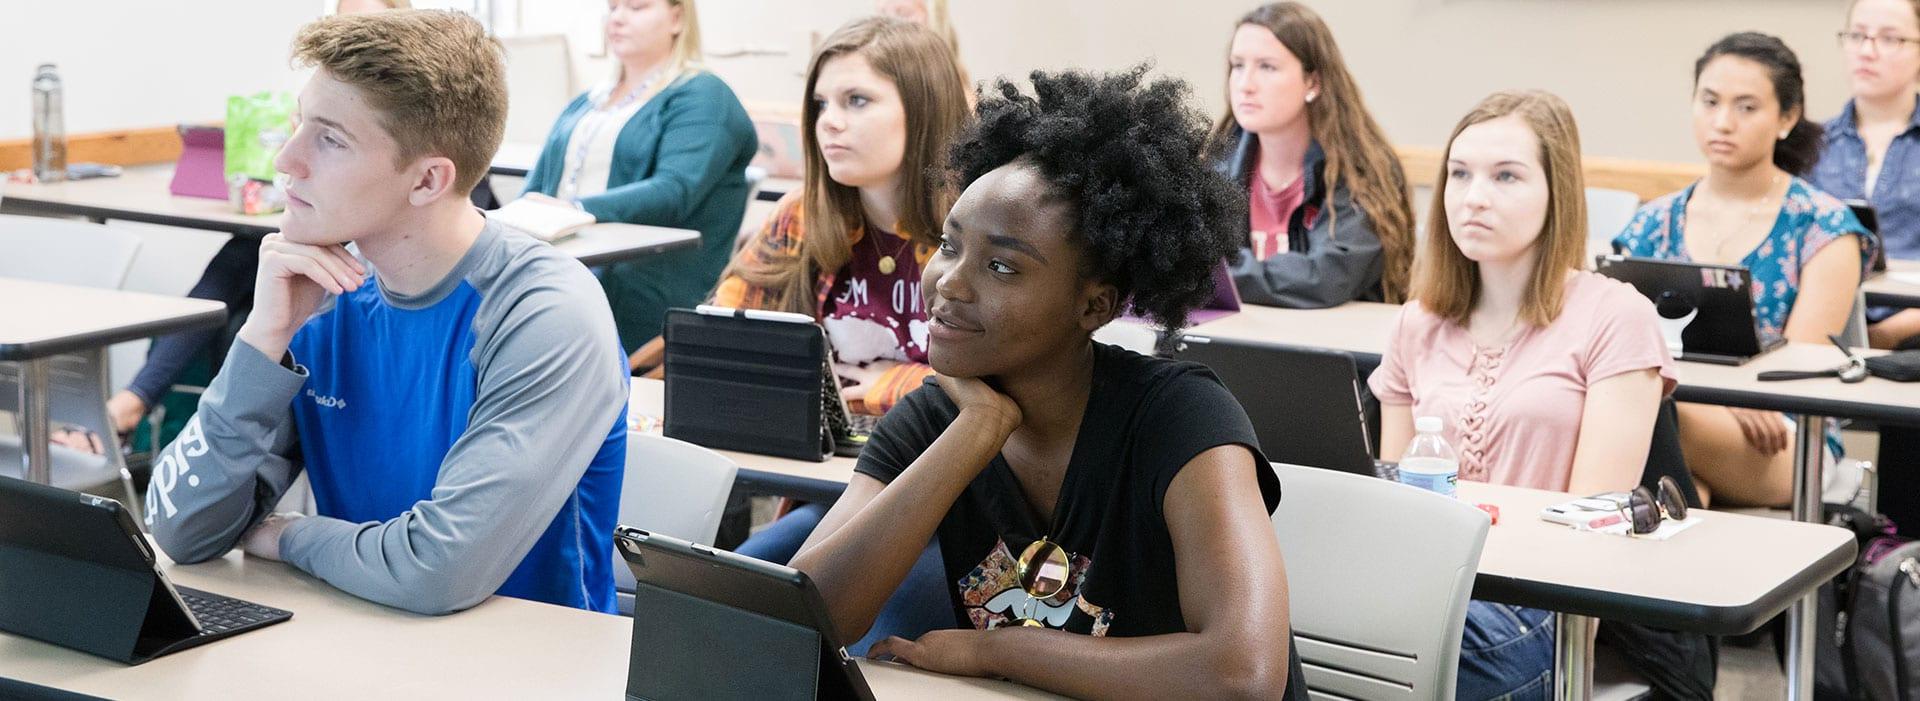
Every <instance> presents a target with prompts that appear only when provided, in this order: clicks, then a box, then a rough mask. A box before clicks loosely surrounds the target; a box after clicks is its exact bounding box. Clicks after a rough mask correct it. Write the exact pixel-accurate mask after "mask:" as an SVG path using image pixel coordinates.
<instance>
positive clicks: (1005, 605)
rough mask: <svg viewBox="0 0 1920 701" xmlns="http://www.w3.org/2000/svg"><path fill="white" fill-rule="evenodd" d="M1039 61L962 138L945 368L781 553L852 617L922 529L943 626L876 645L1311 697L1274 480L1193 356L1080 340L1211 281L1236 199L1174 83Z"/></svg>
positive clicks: (1111, 679) (940, 286)
mask: <svg viewBox="0 0 1920 701" xmlns="http://www.w3.org/2000/svg"><path fill="white" fill-rule="evenodd" d="M1145 72H1146V69H1145V68H1144V67H1143V68H1136V69H1134V70H1132V71H1130V72H1127V73H1123V74H1117V75H1099V74H1089V73H1082V72H1061V73H1046V72H1035V73H1033V74H1032V80H1033V84H1034V89H1035V93H1036V94H1035V95H1031V96H1030V95H1026V94H1023V93H1022V92H1021V91H1020V90H1019V89H1018V88H1017V87H1016V86H1014V85H1013V84H1012V83H1009V82H1007V81H1005V80H1002V81H999V82H998V85H997V88H996V90H995V91H994V93H995V94H988V95H985V96H983V97H982V99H981V101H980V105H979V117H978V121H977V122H976V123H975V124H974V125H972V126H971V127H970V128H969V129H968V130H966V131H964V132H962V134H961V135H960V136H959V137H957V139H956V141H955V143H954V146H953V150H952V158H951V161H952V162H951V164H950V172H951V176H952V177H953V178H954V179H955V184H956V186H958V187H959V188H961V189H962V193H961V195H960V197H959V199H958V200H957V201H956V202H955V203H954V205H953V208H952V209H951V210H950V211H949V213H948V215H947V220H946V226H945V231H944V232H943V237H942V239H941V244H940V248H939V250H938V252H936V253H935V255H934V257H933V258H932V259H931V260H930V261H928V263H927V265H926V267H925V269H924V276H923V278H922V288H923V290H924V291H925V294H926V296H927V306H928V309H929V318H930V321H931V326H932V331H931V336H932V342H931V345H930V348H929V352H928V359H929V362H930V363H931V365H932V366H933V369H934V370H935V371H936V373H938V374H937V375H936V376H935V377H934V378H933V380H932V381H929V382H928V383H927V384H925V385H923V386H922V387H921V388H920V389H919V390H918V391H916V392H914V393H913V394H910V395H908V396H907V397H906V398H905V399H904V400H903V401H902V402H901V403H900V404H899V405H898V406H896V407H895V408H894V409H893V411H891V412H889V413H888V414H887V415H886V417H885V418H883V419H882V420H881V422H880V425H879V426H878V427H877V428H876V429H875V431H874V433H873V437H872V439H871V441H870V442H869V443H868V445H867V448H866V450H865V451H864V452H863V453H862V454H861V456H860V461H859V464H858V466H857V467H856V469H855V472H856V474H855V475H854V477H853V479H852V480H851V481H850V482H849V484H848V485H847V490H846V492H845V494H843V495H842V496H841V498H840V500H839V501H838V502H836V503H835V504H834V506H833V509H832V510H831V511H829V512H828V513H827V515H826V518H825V519H824V520H823V521H822V522H821V524H820V527H819V528H818V529H816V530H815V531H814V532H813V535H812V536H811V537H809V538H808V540H807V544H806V545H805V546H804V547H803V548H802V549H801V552H800V554H799V555H798V556H796V557H795V558H794V560H793V566H794V567H795V568H797V569H799V570H801V571H803V572H806V573H807V574H808V576H810V577H812V578H813V580H814V581H816V582H818V583H819V587H820V591H821V594H822V596H823V597H824V598H825V600H826V603H827V609H828V612H829V614H830V615H831V616H832V618H833V623H834V627H835V629H837V630H838V631H840V633H841V634H842V635H843V636H846V637H848V638H858V637H860V636H862V635H864V634H865V633H866V632H867V630H868V628H869V626H870V625H871V624H872V622H873V620H874V617H875V615H876V614H877V613H878V612H879V611H880V609H881V607H882V605H883V604H884V603H885V602H886V600H887V598H888V596H889V595H890V594H892V593H893V591H894V589H895V587H896V586H898V585H899V584H900V582H901V581H902V579H903V578H904V577H906V575H907V572H908V570H909V568H910V567H912V565H913V564H914V562H915V560H916V559H917V558H918V557H919V556H920V554H921V552H922V549H923V548H924V547H925V546H926V544H927V541H928V539H929V538H937V539H938V541H939V544H940V550H941V553H942V557H943V560H944V562H943V565H944V567H943V570H944V572H943V574H944V576H943V577H942V582H943V585H944V588H945V590H946V592H947V594H948V599H949V603H950V604H951V610H952V620H953V625H954V626H955V628H956V629H942V630H934V631H931V632H928V633H926V634H925V635H923V636H921V637H920V638H919V639H918V640H911V641H909V640H905V639H902V638H888V639H886V640H883V641H881V642H880V643H878V644H876V645H874V646H873V648H872V649H871V651H870V654H871V655H873V656H875V657H891V658H893V659H895V660H898V661H901V662H905V663H907V664H911V665H914V666H916V667H921V668H925V669H929V670H934V671H938V672H945V673H949V674H960V675H967V676H982V677H1004V678H1007V679H1012V680H1014V681H1017V682H1020V683H1023V684H1028V685H1031V686H1035V687H1039V688H1042V689H1047V690H1049V691H1054V692H1057V693H1063V694H1067V695H1070V696H1076V697H1114V696H1126V697H1140V698H1221V697H1256V696H1257V697H1263V698H1268V697H1275V696H1283V697H1288V698H1305V684H1304V683H1298V682H1297V681H1296V680H1298V679H1299V675H1300V672H1299V669H1300V667H1299V659H1298V657H1297V656H1296V655H1295V654H1294V652H1293V650H1292V647H1293V643H1292V634H1291V628H1290V626H1289V624H1288V613H1287V578H1286V570H1285V566H1284V564H1283V562H1282V561H1281V556H1280V546H1279V543H1278V541H1277V539H1276V538H1275V537H1274V533H1273V527H1272V525H1271V522H1270V521H1269V520H1268V519H1269V517H1270V515H1271V514H1272V511H1273V508H1274V507H1275V506H1276V505H1277V504H1278V502H1279V499H1280V485H1279V483H1278V480H1277V479H1276V477H1275V476H1274V473H1273V471H1272V469H1271V468H1270V467H1269V466H1268V464H1267V460H1266V458H1265V457H1264V456H1263V455H1262V454H1261V453H1260V449H1259V446H1258V444H1257V442H1256V439H1255V437H1254V432H1253V428H1252V426H1251V424H1250V423H1249V422H1248V420H1247V417H1246V413H1245V411H1244V410H1242V409H1241V407H1240V404H1239V403H1238V402H1236V401H1234V399H1233V396H1232V395H1231V394H1228V392H1227V390H1226V388H1225V387H1223V386H1222V385H1221V384H1220V382H1219V380H1217V379H1215V378H1214V376H1213V374H1212V373H1211V372H1209V371H1208V370H1207V369H1206V368H1205V367H1203V366H1200V365H1195V364H1192V363H1181V362H1175V361H1171V360H1165V359H1159V358H1151V357H1146V356H1142V355H1138V354H1135V353H1133V352H1131V351H1127V350H1123V349H1121V348H1117V347H1114V346H1109V345H1105V344H1101V343H1097V342H1095V341H1094V340H1093V339H1092V335H1093V332H1094V330H1095V329H1098V328H1100V327H1101V326H1104V325H1106V324H1107V322H1109V321H1112V320H1113V319H1114V318H1116V317H1118V316H1120V315H1121V313H1122V312H1124V311H1128V310H1131V311H1133V312H1134V313H1135V314H1138V315H1140V316H1144V317H1147V318H1149V319H1152V320H1154V321H1155V322H1157V323H1159V324H1161V325H1162V326H1164V327H1166V328H1168V329H1177V328H1178V327H1180V326H1182V325H1183V324H1184V323H1185V320H1186V317H1187V314H1188V312H1189V311H1191V310H1192V309H1194V308H1195V307H1198V306H1199V305H1200V304H1202V303H1203V302H1205V301H1206V300H1208V299H1209V298H1211V296H1212V294H1213V289H1212V270H1213V268H1214V266H1216V265H1218V264H1219V261H1220V259H1221V258H1222V257H1223V256H1225V255H1227V254H1228V253H1229V252H1231V251H1233V250H1234V248H1235V247H1236V245H1237V243H1238V241H1239V234H1238V233H1237V232H1238V230H1239V229H1240V226H1241V224H1240V222H1241V221H1242V217H1244V216H1245V213H1244V211H1243V210H1241V209H1240V208H1239V207H1238V206H1237V205H1236V204H1235V200H1236V195H1237V193H1236V192H1235V189H1234V188H1233V187H1232V185H1230V184H1229V183H1228V182H1227V181H1226V179H1225V178H1223V177H1221V176H1219V175H1217V174H1215V173H1213V172H1212V171H1211V170H1210V169H1208V168H1206V167H1205V165H1204V164H1203V163H1202V160H1201V158H1200V155H1201V154H1200V150H1201V147H1202V145H1203V144H1204V142H1205V141H1206V126H1205V121H1204V118H1203V117H1202V116H1201V115H1200V114H1198V113H1197V112H1195V111H1194V110H1193V109H1192V108H1191V107H1189V106H1188V104H1187V101H1186V100H1187V96H1188V93H1187V88H1186V85H1185V84H1184V83H1181V82H1179V81H1175V80H1157V81H1153V82H1151V83H1145V81H1143V76H1144V74H1145Z"/></svg>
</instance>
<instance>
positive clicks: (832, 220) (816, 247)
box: [722, 16, 968, 315]
mask: <svg viewBox="0 0 1920 701" xmlns="http://www.w3.org/2000/svg"><path fill="white" fill-rule="evenodd" d="M854 54H857V55H859V56H861V57H863V58H865V59H866V60H867V63H868V64H870V65H872V66H873V70H874V71H875V72H877V73H879V74H880V75H882V76H885V77H886V78H887V79H888V80H891V81H893V85H894V88H895V89H897V90H898V91H899V92H900V102H901V107H902V108H903V109H904V110H906V128H907V144H906V149H905V150H904V151H903V152H902V154H901V158H900V171H899V179H898V183H899V185H898V187H899V190H898V191H897V192H896V193H895V197H896V198H898V199H897V205H896V211H898V212H899V213H900V221H898V222H867V221H865V218H866V217H865V214H864V212H863V209H862V207H861V206H860V190H859V189H858V188H853V187H848V186H846V185H842V184H840V183H837V182H834V180H833V177H832V176H831V175H829V174H828V172H827V161H826V159H825V158H824V157H822V156H821V154H820V143H819V137H818V136H817V135H816V134H815V131H814V129H815V126H816V125H817V124H818V123H819V121H820V106H819V104H818V103H817V102H815V101H814V99H813V94H814V86H815V84H816V83H818V82H819V80H820V70H821V68H822V67H823V66H825V65H826V63H827V62H828V61H830V60H832V59H834V58H836V57H839V56H844V55H854ZM805 99H806V106H805V107H804V108H803V109H802V110H801V113H800V145H801V150H802V151H804V152H805V154H806V155H805V158H806V174H805V176H804V181H803V183H804V184H803V185H802V190H801V195H800V207H801V213H802V217H803V226H805V227H806V234H805V237H804V238H803V239H802V241H801V244H800V246H801V250H800V255H799V256H797V257H786V258H780V259H774V260H761V259H760V257H759V256H757V255H755V254H754V252H753V251H752V250H751V249H749V250H744V251H742V252H741V255H737V256H735V257H734V261H733V263H732V264H730V265H728V269H727V272H726V273H724V274H723V275H722V277H723V279H724V277H725V276H726V275H738V276H740V277H741V278H742V279H744V280H746V281H747V282H748V283H749V284H752V285H754V286H757V287H769V288H774V289H777V290H780V293H779V295H778V300H779V301H778V307H779V308H780V309H783V310H786V311H794V312H800V313H804V314H809V315H811V314H813V313H815V312H816V311H817V310H816V309H814V293H815V290H814V286H815V284H816V281H817V280H818V279H819V276H820V273H821V271H829V270H839V269H840V267H841V266H843V265H846V264H847V259H849V258H851V257H852V244H851V242H850V239H851V238H852V234H853V231H854V230H855V229H858V228H860V227H861V226H862V225H863V224H874V225H879V226H882V227H885V228H892V227H894V226H898V227H900V231H902V232H905V233H908V234H909V235H911V236H912V237H913V241H914V243H915V244H917V245H920V246H937V245H939V243H940V232H941V229H942V226H943V223H944V222H945V221H946V218H947V209H948V208H950V207H952V206H953V199H954V196H953V193H952V191H951V189H949V188H947V187H945V186H943V185H942V184H941V181H940V179H939V177H938V173H937V169H938V168H939V167H940V165H941V164H942V163H943V162H944V161H945V158H946V149H947V143H948V142H949V141H951V140H952V138H953V135H954V134H955V133H956V132H958V131H959V130H960V127H961V126H962V125H964V124H965V123H966V120H967V114H968V112H967V97H966V85H965V83H963V82H961V80H960V70H959V66H958V64H957V63H956V62H955V61H954V57H953V52H952V51H951V50H950V49H948V47H947V43H946V41H945V40H943V39H941V38H940V36H939V35H938V34H936V33H934V32H933V30H930V29H928V28H926V27H924V26H921V25H919V24H915V23H912V22H906V21H903V20H899V19H894V18H891V17H877V16H876V17H866V18H862V19H857V20H854V21H852V22H849V23H847V24H845V25H842V26H841V27H840V29H838V30H836V31H834V33H833V34H832V35H831V36H828V37H827V39H826V41H825V42H824V43H822V44H821V45H820V49H819V51H818V52H816V53H815V54H814V55H813V61H812V62H811V63H810V64H809V65H808V66H807V88H806V93H805Z"/></svg>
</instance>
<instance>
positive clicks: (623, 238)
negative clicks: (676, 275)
mask: <svg viewBox="0 0 1920 701" xmlns="http://www.w3.org/2000/svg"><path fill="white" fill-rule="evenodd" d="M172 180H173V165H172V164H160V165H149V166H134V167H130V168H127V169H126V170H125V172H124V173H122V174H121V175H120V177H117V178H93V179H89V180H71V181H67V182H59V183H47V184H15V185H9V186H8V187H7V190H6V193H5V197H4V198H0V206H3V207H5V208H6V209H8V210H10V211H20V212H27V213H38V214H53V215H65V216H82V217H87V218H88V219H92V220H94V221H106V220H113V219H119V220H125V221H138V222H146V223H150V224H165V225H169V226H182V227H187V228H193V229H205V230H208V231H222V232H226V233H229V234H233V235H235V236H245V237H249V238H259V237H261V236H265V235H267V234H270V233H273V232H275V231H279V230H280V220H281V218H282V215H280V214H260V215H253V214H239V213H236V212H234V211H232V208H231V207H229V206H228V205H227V203H226V202H225V201H224V200H212V199H206V198H201V197H177V196H175V195H173V194H172V193H170V192H168V190H167V187H168V184H169V183H170V182H172ZM699 245H700V233H699V232H697V231H693V230H690V229H674V228H668V227H660V226H641V225H637V224H620V223H603V224H594V225H592V226H589V227H587V228H586V229H585V230H583V231H581V232H580V233H579V234H576V235H574V236H571V237H568V238H565V239H561V240H560V241H558V242H556V243H555V244H554V248H555V249H556V250H559V251H561V252H563V253H566V254H568V255H570V256H573V257H574V258H576V259H579V260H580V262H581V263H582V264H585V265H605V264H607V263H616V262H619V261H623V260H630V259H633V258H638V257H641V256H646V255H652V254H655V253H664V252H667V251H676V250H681V249H685V248H695V247H698V246H699Z"/></svg>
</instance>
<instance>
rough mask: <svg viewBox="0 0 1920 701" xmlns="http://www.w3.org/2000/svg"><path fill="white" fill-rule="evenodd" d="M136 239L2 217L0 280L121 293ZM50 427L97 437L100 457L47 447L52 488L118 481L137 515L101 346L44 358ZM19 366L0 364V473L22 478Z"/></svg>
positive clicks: (85, 225) (107, 230) (102, 229)
mask: <svg viewBox="0 0 1920 701" xmlns="http://www.w3.org/2000/svg"><path fill="white" fill-rule="evenodd" d="M140 242H141V239H140V235H139V234H136V233H134V232H131V231H127V230H125V229H118V228H114V227H110V226H107V225H104V224H93V223H90V222H84V221H78V220H72V219H52V218H48V217H28V216H18V215H0V250H5V251H6V252H7V254H6V255H4V256H0V277H8V278H17V279H23V280H33V281H36V282H52V283H59V284H64V285H79V286H83V287H96V288H102V289H119V288H120V286H121V284H122V283H124V282H125V281H126V279H127V271H128V270H130V269H132V267H133V259H134V256H135V255H137V254H138V253H139V252H140ZM47 363H48V365H49V368H48V370H49V371H48V375H49V378H48V392H49V396H48V407H47V408H48V424H49V426H50V427H52V428H55V429H58V428H59V427H61V426H75V427H79V428H83V429H86V430H88V431H92V432H93V433H94V435H96V436H99V438H100V443H101V447H102V448H103V449H104V450H105V451H106V454H105V455H92V454H89V453H86V452H84V451H76V450H69V449H66V448H62V447H58V446H55V447H50V448H49V449H48V455H47V456H48V458H50V459H51V461H52V462H53V466H52V467H53V470H52V478H53V485H54V486H56V487H61V488H64V489H91V488H94V487H99V486H102V485H106V484H109V483H112V482H114V481H115V480H118V481H119V482H120V484H121V487H122V488H124V489H125V490H126V493H127V505H128V506H129V507H131V508H133V509H134V510H135V513H139V512H140V504H139V497H138V494H139V493H138V492H136V491H135V490H134V486H133V478H132V476H131V475H129V474H128V472H127V466H126V461H125V457H124V456H123V455H122V454H121V452H120V441H119V436H118V435H116V434H115V433H114V432H113V430H112V429H111V428H109V426H110V425H111V421H110V420H109V419H108V418H107V407H106V402H107V395H108V393H109V391H110V388H109V387H108V384H109V381H108V373H107V363H106V349H105V348H95V349H91V350H87V351H80V352H74V353H65V354H61V355H56V356H53V357H51V358H48V359H47ZM20 378H21V368H20V366H19V365H18V364H15V363H0V412H5V413H8V414H11V415H13V417H14V421H15V424H16V427H17V430H16V431H15V432H14V435H12V436H6V437H0V475H6V476H9V477H21V478H24V477H26V469H25V466H24V465H23V463H22V460H21V456H22V454H23V453H24V452H25V451H24V450H23V448H22V438H21V436H23V435H24V434H25V433H26V426H25V424H24V423H22V422H20V418H21V416H20V408H21V404H20V403H21V400H22V399H23V397H22V396H21V386H20V384H21V383H20Z"/></svg>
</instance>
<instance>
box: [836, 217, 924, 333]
mask: <svg viewBox="0 0 1920 701" xmlns="http://www.w3.org/2000/svg"><path fill="white" fill-rule="evenodd" d="M820 323H821V324H822V325H823V326H825V327H826V329H827V337H828V339H829V340H831V341H832V342H833V351H834V354H835V355H836V356H837V357H838V359H839V361H840V362H842V363H865V362H871V361H874V360H894V361H902V362H914V363H925V362H927V308H926V302H925V300H924V298H922V297H921V296H920V259H919V258H918V257H917V256H915V255H914V244H913V241H912V240H911V239H908V238H906V237H903V236H901V235H899V234H895V233H893V232H889V231H881V230H878V229H868V230H867V232H866V234H865V235H863V236H861V237H860V238H859V239H858V240H856V241H854V242H853V257H851V258H849V259H848V260H847V264H846V265H845V266H843V267H841V268H840V272H839V273H838V274H836V275H834V280H833V285H832V286H831V287H829V288H827V303H826V306H825V308H824V309H823V310H822V313H821V315H820Z"/></svg>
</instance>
